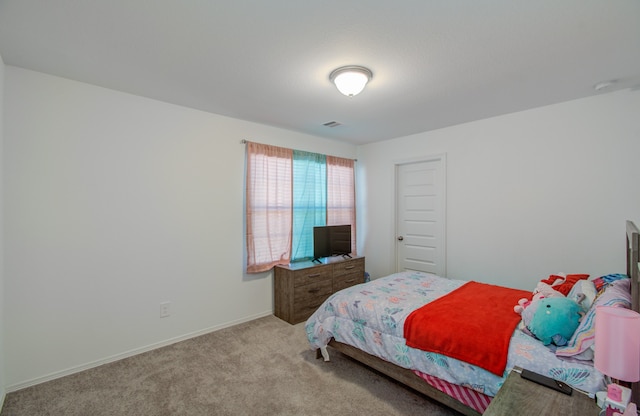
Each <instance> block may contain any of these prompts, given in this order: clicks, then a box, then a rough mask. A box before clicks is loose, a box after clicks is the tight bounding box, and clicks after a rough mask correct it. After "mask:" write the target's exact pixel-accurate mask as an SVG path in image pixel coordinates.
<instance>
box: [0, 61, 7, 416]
mask: <svg viewBox="0 0 640 416" xmlns="http://www.w3.org/2000/svg"><path fill="white" fill-rule="evenodd" d="M4 68H5V67H4V62H3V61H2V56H0V409H2V403H4V396H5V385H6V383H5V376H4V374H5V365H4V363H5V355H4V344H5V340H6V338H5V335H4V307H5V306H4V305H5V302H4V222H3V219H4V215H3V210H4V179H3V175H2V173H3V171H4V169H3V166H4V163H3V161H4V157H3V149H4V123H3V120H4V117H3V116H4V105H3V104H4Z"/></svg>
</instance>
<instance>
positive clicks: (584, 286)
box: [567, 280, 598, 312]
mask: <svg viewBox="0 0 640 416" xmlns="http://www.w3.org/2000/svg"><path fill="white" fill-rule="evenodd" d="M597 293H598V292H597V291H596V285H595V284H593V281H591V280H578V281H577V282H576V283H575V284H574V285H573V287H572V288H571V291H569V294H568V295H567V298H569V299H573V300H574V301H576V302H578V303H579V305H580V308H581V309H582V311H583V312H587V311H588V310H589V309H591V305H593V301H594V299H595V298H596V295H597ZM580 295H584V299H583V300H582V302H579V300H580V298H581V296H580Z"/></svg>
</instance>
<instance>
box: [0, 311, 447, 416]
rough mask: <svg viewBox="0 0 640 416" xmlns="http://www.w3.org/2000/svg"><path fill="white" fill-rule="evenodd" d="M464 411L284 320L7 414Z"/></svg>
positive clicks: (243, 327) (124, 363)
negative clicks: (319, 348)
mask: <svg viewBox="0 0 640 416" xmlns="http://www.w3.org/2000/svg"><path fill="white" fill-rule="evenodd" d="M26 415H29V416H36V415H65V416H73V415H78V416H79V415H83V416H85V415H86V416H89V415H92V416H97V415H135V416H161V415H257V416H258V415H295V416H305V415H314V416H316V415H332V416H333V415H368V416H375V415H384V416H392V415H412V416H414V415H429V416H445V415H448V416H449V415H458V413H457V412H455V411H453V410H450V409H447V408H444V407H442V406H441V405H439V404H437V403H435V402H432V401H430V400H429V399H427V398H426V397H424V396H422V395H420V394H418V393H415V392H414V391H413V390H410V389H408V388H406V387H404V386H401V385H399V384H397V383H395V382H394V381H392V380H390V379H388V378H386V377H385V376H382V375H380V374H379V373H376V372H374V371H372V370H370V369H368V368H365V367H363V366H362V365H360V364H358V363H356V362H354V361H352V360H351V359H349V358H348V357H345V356H343V355H342V354H340V353H338V352H336V351H332V355H331V361H330V362H324V361H322V360H316V359H315V352H314V351H312V350H311V349H309V346H308V343H307V341H306V335H305V332H304V324H298V325H293V326H292V325H289V324H288V323H286V322H284V321H281V320H280V319H278V318H276V317H274V316H268V317H265V318H260V319H257V320H254V321H251V322H247V323H244V324H240V325H237V326H234V327H230V328H226V329H223V330H220V331H216V332H213V333H211V334H207V335H203V336H200V337H197V338H193V339H190V340H187V341H183V342H179V343H177V344H173V345H171V346H168V347H164V348H160V349H157V350H154V351H151V352H147V353H144V354H140V355H137V356H134V357H131V358H127V359H124V360H121V361H118V362H114V363H111V364H106V365H103V366H100V367H97V368H94V369H91V370H87V371H83V372H81V373H77V374H73V375H70V376H67V377H63V378H60V379H57V380H54V381H50V382H47V383H42V384H39V385H37V386H34V387H29V388H26V389H23V390H20V391H17V392H13V393H9V394H8V395H7V397H6V399H5V403H4V406H3V409H2V412H0V416H26Z"/></svg>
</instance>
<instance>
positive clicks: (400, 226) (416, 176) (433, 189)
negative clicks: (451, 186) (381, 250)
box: [396, 156, 446, 276]
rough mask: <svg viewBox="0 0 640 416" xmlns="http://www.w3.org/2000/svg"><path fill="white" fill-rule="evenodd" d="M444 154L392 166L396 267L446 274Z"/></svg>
mask: <svg viewBox="0 0 640 416" xmlns="http://www.w3.org/2000/svg"><path fill="white" fill-rule="evenodd" d="M445 168H446V167H445V160H444V156H438V157H437V158H435V159H430V160H428V161H421V162H415V163H405V164H400V165H396V270H397V271H403V270H419V271H424V272H429V273H434V274H437V275H440V276H446V253H445V200H446V199H445V198H446V193H445V184H446V181H445Z"/></svg>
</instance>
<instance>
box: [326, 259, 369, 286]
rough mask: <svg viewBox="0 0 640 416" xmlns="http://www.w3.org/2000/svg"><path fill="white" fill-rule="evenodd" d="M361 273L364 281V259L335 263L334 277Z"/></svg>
mask: <svg viewBox="0 0 640 416" xmlns="http://www.w3.org/2000/svg"><path fill="white" fill-rule="evenodd" d="M357 273H359V274H360V275H361V276H362V279H363V281H364V259H363V258H360V259H353V260H346V261H343V262H340V263H336V264H334V265H333V277H334V279H335V278H336V277H338V278H339V277H341V276H344V275H352V274H357Z"/></svg>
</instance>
